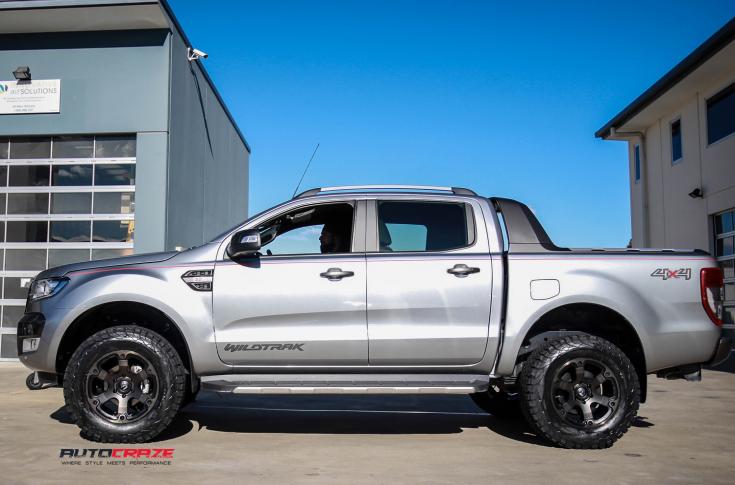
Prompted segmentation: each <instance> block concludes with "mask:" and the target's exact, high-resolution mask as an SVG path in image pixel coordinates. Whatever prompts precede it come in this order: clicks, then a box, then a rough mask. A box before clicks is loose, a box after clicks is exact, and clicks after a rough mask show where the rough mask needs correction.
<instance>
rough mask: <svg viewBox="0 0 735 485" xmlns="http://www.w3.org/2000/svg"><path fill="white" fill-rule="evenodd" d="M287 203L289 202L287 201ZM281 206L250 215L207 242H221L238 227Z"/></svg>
mask: <svg viewBox="0 0 735 485" xmlns="http://www.w3.org/2000/svg"><path fill="white" fill-rule="evenodd" d="M289 202H290V201H289ZM283 204H285V202H284V203H283ZM283 204H278V205H277V206H274V207H269V208H268V209H265V210H262V211H260V212H258V213H257V214H254V215H252V216H250V217H248V218H247V219H245V220H244V221H242V222H238V223H237V224H235V225H234V226H232V227H230V228H229V229H227V230H226V231H224V232H222V233H220V234H218V235H217V236H215V237H213V238H212V239H210V240H209V242H217V241H221V240H222V239H224V237H225V236H227V235H228V234H229V233H231V232H233V231H234V230H235V229H237V228H238V227H240V226H242V225H244V224H246V223H247V222H248V221H252V220H253V219H255V218H257V217H260V216H262V215H263V214H265V213H266V212H268V211H271V210H273V209H276V208H278V207H280V206H282V205H283Z"/></svg>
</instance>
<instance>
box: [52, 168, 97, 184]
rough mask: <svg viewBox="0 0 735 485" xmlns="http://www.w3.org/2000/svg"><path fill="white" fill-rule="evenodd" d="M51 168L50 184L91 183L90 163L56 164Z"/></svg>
mask: <svg viewBox="0 0 735 485" xmlns="http://www.w3.org/2000/svg"><path fill="white" fill-rule="evenodd" d="M51 170H52V174H51V181H52V185H60V186H69V185H92V165H56V166H54V167H53V168H52V169H51Z"/></svg>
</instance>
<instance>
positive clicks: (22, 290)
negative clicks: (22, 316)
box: [3, 276, 33, 300]
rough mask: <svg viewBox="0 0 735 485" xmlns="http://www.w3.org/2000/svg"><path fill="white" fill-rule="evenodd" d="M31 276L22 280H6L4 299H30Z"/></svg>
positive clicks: (21, 278)
mask: <svg viewBox="0 0 735 485" xmlns="http://www.w3.org/2000/svg"><path fill="white" fill-rule="evenodd" d="M32 279H33V278H31V277H30V276H23V277H20V278H10V277H6V278H5V294H4V296H3V298H8V299H17V300H21V299H22V300H25V299H26V298H27V297H28V288H29V287H30V286H31V280H32Z"/></svg>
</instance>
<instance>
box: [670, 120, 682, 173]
mask: <svg viewBox="0 0 735 485" xmlns="http://www.w3.org/2000/svg"><path fill="white" fill-rule="evenodd" d="M681 157H682V152H681V120H676V121H674V122H673V123H671V164H672V165H673V164H675V163H676V162H679V161H681Z"/></svg>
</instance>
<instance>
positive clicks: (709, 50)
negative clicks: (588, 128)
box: [595, 17, 735, 139]
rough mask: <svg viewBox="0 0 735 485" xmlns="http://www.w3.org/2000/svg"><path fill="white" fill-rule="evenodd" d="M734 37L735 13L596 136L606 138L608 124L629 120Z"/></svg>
mask: <svg viewBox="0 0 735 485" xmlns="http://www.w3.org/2000/svg"><path fill="white" fill-rule="evenodd" d="M733 40H735V17H733V18H731V19H730V21H728V22H727V23H726V24H725V25H723V26H722V27H721V28H720V29H719V30H718V31H717V32H715V33H714V34H712V35H711V36H710V37H709V38H708V39H707V40H705V41H704V42H703V43H702V44H701V45H700V46H699V47H697V48H696V49H694V50H693V51H692V52H691V53H690V54H689V55H688V56H686V57H685V58H684V59H683V60H682V61H681V62H679V63H678V64H677V65H675V66H674V67H673V68H672V69H671V70H670V71H669V72H667V73H666V74H664V75H663V77H662V78H661V79H659V80H658V81H656V82H655V83H654V84H653V85H652V86H651V87H649V88H648V89H646V90H645V91H644V92H643V94H641V95H640V96H638V97H637V98H636V99H634V100H633V102H632V103H630V104H629V105H628V106H626V107H625V108H623V110H622V111H621V112H619V113H618V114H617V115H615V116H614V117H613V118H612V119H611V120H610V121H608V122H607V123H606V124H605V125H604V126H603V127H602V128H600V129H599V130H597V131H596V132H595V137H597V138H603V139H605V138H607V137H608V136H610V130H611V128H619V127H620V126H621V125H623V124H625V123H627V122H628V121H630V119H631V118H633V117H634V116H635V115H637V114H638V113H640V112H641V111H643V110H644V109H645V108H647V107H648V106H649V105H650V104H651V103H653V102H654V101H655V100H656V99H658V98H659V97H661V96H662V95H663V94H664V93H666V92H667V91H668V90H669V89H671V88H672V87H674V86H675V85H676V84H678V83H679V82H680V81H681V80H682V79H684V78H685V77H687V76H688V75H689V74H691V73H692V72H694V71H695V70H696V69H697V68H698V67H699V66H701V65H702V64H704V63H705V62H706V61H708V60H709V59H710V58H712V57H713V56H714V55H715V54H717V53H718V52H719V51H721V50H722V49H723V48H724V47H725V46H727V45H728V44H730V42H732V41H733Z"/></svg>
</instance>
